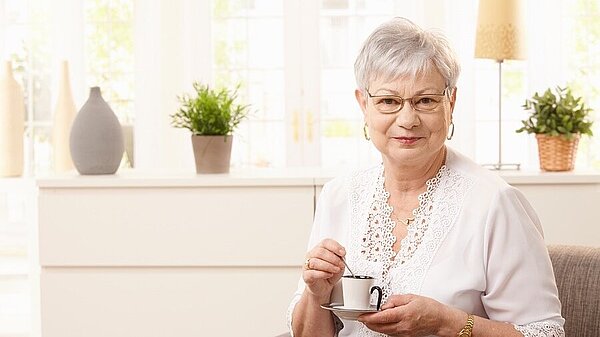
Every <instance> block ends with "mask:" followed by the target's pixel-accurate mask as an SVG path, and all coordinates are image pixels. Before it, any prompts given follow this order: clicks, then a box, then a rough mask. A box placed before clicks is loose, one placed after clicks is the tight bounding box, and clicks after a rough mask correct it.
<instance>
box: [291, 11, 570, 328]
mask: <svg viewBox="0 0 600 337" xmlns="http://www.w3.org/2000/svg"><path fill="white" fill-rule="evenodd" d="M459 71H460V70H459V64H458V62H457V60H456V57H455V54H454V53H453V51H452V50H451V49H450V47H449V45H448V42H447V41H446V40H445V38H444V37H442V36H440V35H439V34H436V33H432V32H429V31H424V30H422V29H420V28H419V27H418V26H416V25H415V24H413V23H412V22H410V21H408V20H406V19H402V18H395V19H392V20H391V21H389V22H386V23H384V24H383V25H382V26H380V27H379V28H377V29H376V30H375V31H374V32H373V33H372V34H371V35H370V36H369V37H368V38H367V40H366V42H365V43H364V46H363V47H362V50H361V51H360V54H359V55H358V58H357V60H356V63H355V75H356V79H357V84H358V89H356V92H355V95H356V99H357V101H358V104H359V105H360V108H361V109H362V111H363V114H364V120H365V137H366V138H367V139H370V140H371V141H372V142H373V144H374V145H375V147H376V148H377V149H378V150H379V152H381V157H382V164H380V165H377V166H375V167H373V168H371V169H368V170H366V171H362V172H359V173H356V174H353V175H350V176H346V177H340V178H337V179H334V180H332V181H331V182H329V183H327V184H326V185H325V186H324V188H323V191H322V194H321V196H320V199H319V202H318V205H317V211H316V214H315V220H314V225H313V230H312V234H311V237H310V243H309V249H310V250H309V251H308V253H307V255H306V257H307V259H306V263H305V265H304V270H303V273H302V278H301V280H300V283H299V288H298V291H297V293H296V295H295V297H294V299H293V301H292V303H291V305H290V310H289V313H288V320H289V324H290V329H291V333H292V335H293V336H295V337H300V336H307V337H325V336H336V335H338V336H382V335H390V336H431V335H435V336H471V335H473V336H477V337H484V336H502V337H507V336H564V331H563V328H562V327H563V324H564V319H563V318H562V317H561V313H560V308H561V307H560V302H559V300H558V294H557V289H556V284H555V280H554V276H553V273H552V267H551V264H550V259H549V257H548V253H547V250H546V247H545V244H544V241H543V236H542V230H541V227H540V223H539V219H538V218H537V216H536V214H535V212H534V210H533V209H532V208H531V206H530V205H529V203H528V202H527V200H525V198H524V197H523V195H522V194H521V193H520V192H519V191H518V190H516V189H515V188H513V187H511V186H509V185H508V184H506V183H505V182H504V181H503V180H502V179H501V178H499V177H498V176H497V175H495V174H494V173H491V172H489V171H487V170H485V169H483V168H481V167H480V166H478V165H477V164H475V163H473V162H472V161H471V160H469V159H468V158H466V157H464V156H462V155H461V154H459V153H457V152H456V151H454V150H452V149H450V148H448V147H447V146H446V145H445V141H446V140H447V139H451V138H452V135H453V134H454V122H453V113H454V107H455V102H456V92H457V90H456V82H457V79H458V75H459ZM342 258H344V259H345V260H346V262H347V263H348V266H350V268H351V269H352V270H353V271H354V272H355V273H357V274H363V275H370V276H373V277H374V278H375V279H376V284H378V285H379V286H381V287H382V288H383V298H384V303H385V304H384V305H383V306H382V307H381V310H380V311H378V312H375V313H368V314H364V315H362V316H360V317H359V318H358V320H340V319H339V318H337V317H336V316H334V315H333V314H332V313H331V312H330V311H327V310H325V309H323V308H321V305H325V304H328V303H330V301H331V300H332V292H333V290H334V288H336V287H335V286H336V284H337V283H338V281H339V280H340V278H341V277H342V275H343V274H344V270H345V268H344V263H343V260H342Z"/></svg>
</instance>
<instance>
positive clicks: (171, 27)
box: [134, 0, 212, 172]
mask: <svg viewBox="0 0 600 337" xmlns="http://www.w3.org/2000/svg"><path fill="white" fill-rule="evenodd" d="M134 8H135V29H134V32H135V33H134V41H135V64H136V69H135V80H136V92H135V108H136V122H135V153H136V154H135V160H136V168H140V169H142V170H158V171H161V170H171V171H173V170H174V171H180V170H187V171H190V170H192V172H193V168H194V164H193V160H194V159H193V154H192V148H191V140H190V133H189V132H187V130H182V129H175V128H173V127H172V126H171V124H170V121H171V119H170V115H171V114H173V113H175V112H176V111H177V109H178V107H179V104H178V101H177V98H176V97H177V96H178V95H181V94H182V93H184V92H186V91H187V92H189V91H190V90H191V88H192V87H191V84H192V82H193V81H203V82H210V80H211V66H212V62H211V59H210V56H211V45H210V40H211V39H210V15H209V14H210V2H209V1H193V0H178V1H173V0H157V1H142V0H136V1H135V6H134Z"/></svg>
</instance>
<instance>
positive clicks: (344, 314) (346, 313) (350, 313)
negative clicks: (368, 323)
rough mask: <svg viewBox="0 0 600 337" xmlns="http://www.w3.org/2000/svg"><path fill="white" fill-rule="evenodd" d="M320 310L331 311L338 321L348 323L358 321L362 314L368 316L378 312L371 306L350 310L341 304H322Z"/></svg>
mask: <svg viewBox="0 0 600 337" xmlns="http://www.w3.org/2000/svg"><path fill="white" fill-rule="evenodd" d="M321 308H323V309H325V310H329V311H332V312H333V313H334V314H336V315H337V317H339V318H340V319H346V320H349V321H356V320H357V319H358V316H360V315H362V314H368V313H371V312H377V311H378V310H377V307H376V306H374V305H372V306H371V307H370V308H369V309H350V308H344V305H343V304H341V303H330V304H323V305H322V306H321Z"/></svg>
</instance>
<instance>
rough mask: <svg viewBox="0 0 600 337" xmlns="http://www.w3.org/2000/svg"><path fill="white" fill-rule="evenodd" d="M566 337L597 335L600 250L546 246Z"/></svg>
mask: <svg viewBox="0 0 600 337" xmlns="http://www.w3.org/2000/svg"><path fill="white" fill-rule="evenodd" d="M548 252H549V253H550V259H551V260H552V266H553V268H554V275H555V277H556V285H557V287H558V296H559V298H560V301H561V304H562V316H563V317H564V318H565V320H566V322H565V335H566V336H567V337H571V336H573V337H574V336H577V337H592V336H593V337H597V336H600V248H591V247H582V246H563V245H551V246H548Z"/></svg>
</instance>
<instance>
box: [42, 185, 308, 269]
mask: <svg viewBox="0 0 600 337" xmlns="http://www.w3.org/2000/svg"><path fill="white" fill-rule="evenodd" d="M313 196H314V189H313V187H312V186H276V187H272V186H269V187H264V186H260V187H253V186H249V187H246V186H242V187H237V186H236V187H152V188H145V187H144V188H41V189H40V191H39V200H38V201H39V213H38V217H39V218H38V223H39V249H40V251H39V253H40V263H41V264H42V266H132V265H135V266H297V265H298V264H299V263H301V261H302V258H303V255H304V252H305V251H306V242H307V241H308V235H309V231H310V227H311V224H312V215H313V208H314V201H313V200H314V197H313Z"/></svg>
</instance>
